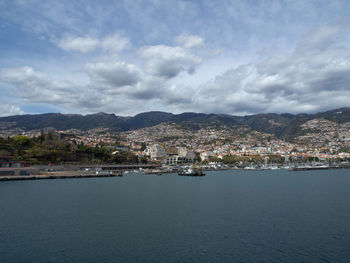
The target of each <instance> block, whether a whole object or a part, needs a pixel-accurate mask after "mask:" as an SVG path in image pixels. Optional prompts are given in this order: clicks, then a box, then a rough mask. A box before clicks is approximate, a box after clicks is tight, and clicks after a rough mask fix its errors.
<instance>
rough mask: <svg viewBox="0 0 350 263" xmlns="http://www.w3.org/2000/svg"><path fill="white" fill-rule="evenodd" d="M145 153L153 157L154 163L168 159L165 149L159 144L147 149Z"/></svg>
mask: <svg viewBox="0 0 350 263" xmlns="http://www.w3.org/2000/svg"><path fill="white" fill-rule="evenodd" d="M145 153H146V154H147V155H149V156H151V159H152V160H154V161H160V160H163V159H164V158H165V157H166V152H165V149H164V148H163V147H161V146H159V145H158V144H155V145H152V146H150V147H147V148H146V149H145Z"/></svg>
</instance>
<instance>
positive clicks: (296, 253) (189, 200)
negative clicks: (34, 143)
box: [0, 170, 350, 263]
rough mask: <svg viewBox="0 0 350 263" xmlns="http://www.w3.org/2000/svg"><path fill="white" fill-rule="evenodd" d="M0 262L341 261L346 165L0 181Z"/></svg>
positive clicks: (346, 257) (348, 192)
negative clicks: (317, 168)
mask: <svg viewBox="0 0 350 263" xmlns="http://www.w3.org/2000/svg"><path fill="white" fill-rule="evenodd" d="M0 262H1V263H3V262H4V263H10V262H31V263H34V262H35V263H41V262H69V263H74V262H79V263H80V262H81V263H87V262H99V263H100V262H201V263H202V262H350V170H333V171H305V172H288V171H282V170H280V171H224V172H208V173H207V176H204V177H198V178H196V177H183V176H176V175H163V176H156V175H125V176H124V177H122V178H118V177H116V178H90V179H66V180H38V181H13V182H1V183H0Z"/></svg>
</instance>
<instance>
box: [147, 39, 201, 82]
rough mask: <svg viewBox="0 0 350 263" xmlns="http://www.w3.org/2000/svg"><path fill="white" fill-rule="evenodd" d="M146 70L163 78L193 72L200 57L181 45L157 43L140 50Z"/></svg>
mask: <svg viewBox="0 0 350 263" xmlns="http://www.w3.org/2000/svg"><path fill="white" fill-rule="evenodd" d="M141 55H142V57H143V58H144V59H145V61H146V64H145V70H146V72H148V73H150V74H152V75H155V76H158V77H164V78H168V79H170V78H173V77H176V76H177V75H178V74H179V73H180V72H183V71H185V72H187V73H189V74H193V73H194V71H195V68H196V67H197V66H198V65H199V64H200V62H201V59H200V58H199V57H197V56H195V55H193V54H191V53H190V52H188V51H187V50H185V49H183V48H181V47H171V46H165V45H157V46H150V47H146V48H144V49H143V50H142V51H141Z"/></svg>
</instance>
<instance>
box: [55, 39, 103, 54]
mask: <svg viewBox="0 0 350 263" xmlns="http://www.w3.org/2000/svg"><path fill="white" fill-rule="evenodd" d="M57 45H58V47H60V48H62V49H63V50H65V51H79V52H82V53H87V52H90V51H93V50H95V49H96V47H97V46H98V45H99V40H98V39H95V38H91V37H75V36H67V37H65V38H63V39H61V40H60V41H59V42H58V43H57Z"/></svg>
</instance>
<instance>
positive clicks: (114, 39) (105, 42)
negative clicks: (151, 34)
mask: <svg viewBox="0 0 350 263" xmlns="http://www.w3.org/2000/svg"><path fill="white" fill-rule="evenodd" d="M57 46H58V47H59V48H61V49H63V50H65V51H77V52H81V53H87V52H91V51H94V50H96V49H97V48H101V49H102V50H104V51H107V52H108V53H111V54H118V53H119V52H121V51H123V50H124V49H125V48H127V47H128V46H130V41H129V39H127V38H125V37H122V36H120V35H119V34H117V33H115V34H112V35H107V36H106V37H104V38H102V39H98V38H93V37H89V36H86V37H80V36H66V37H64V38H62V39H60V40H59V41H58V42H57Z"/></svg>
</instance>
